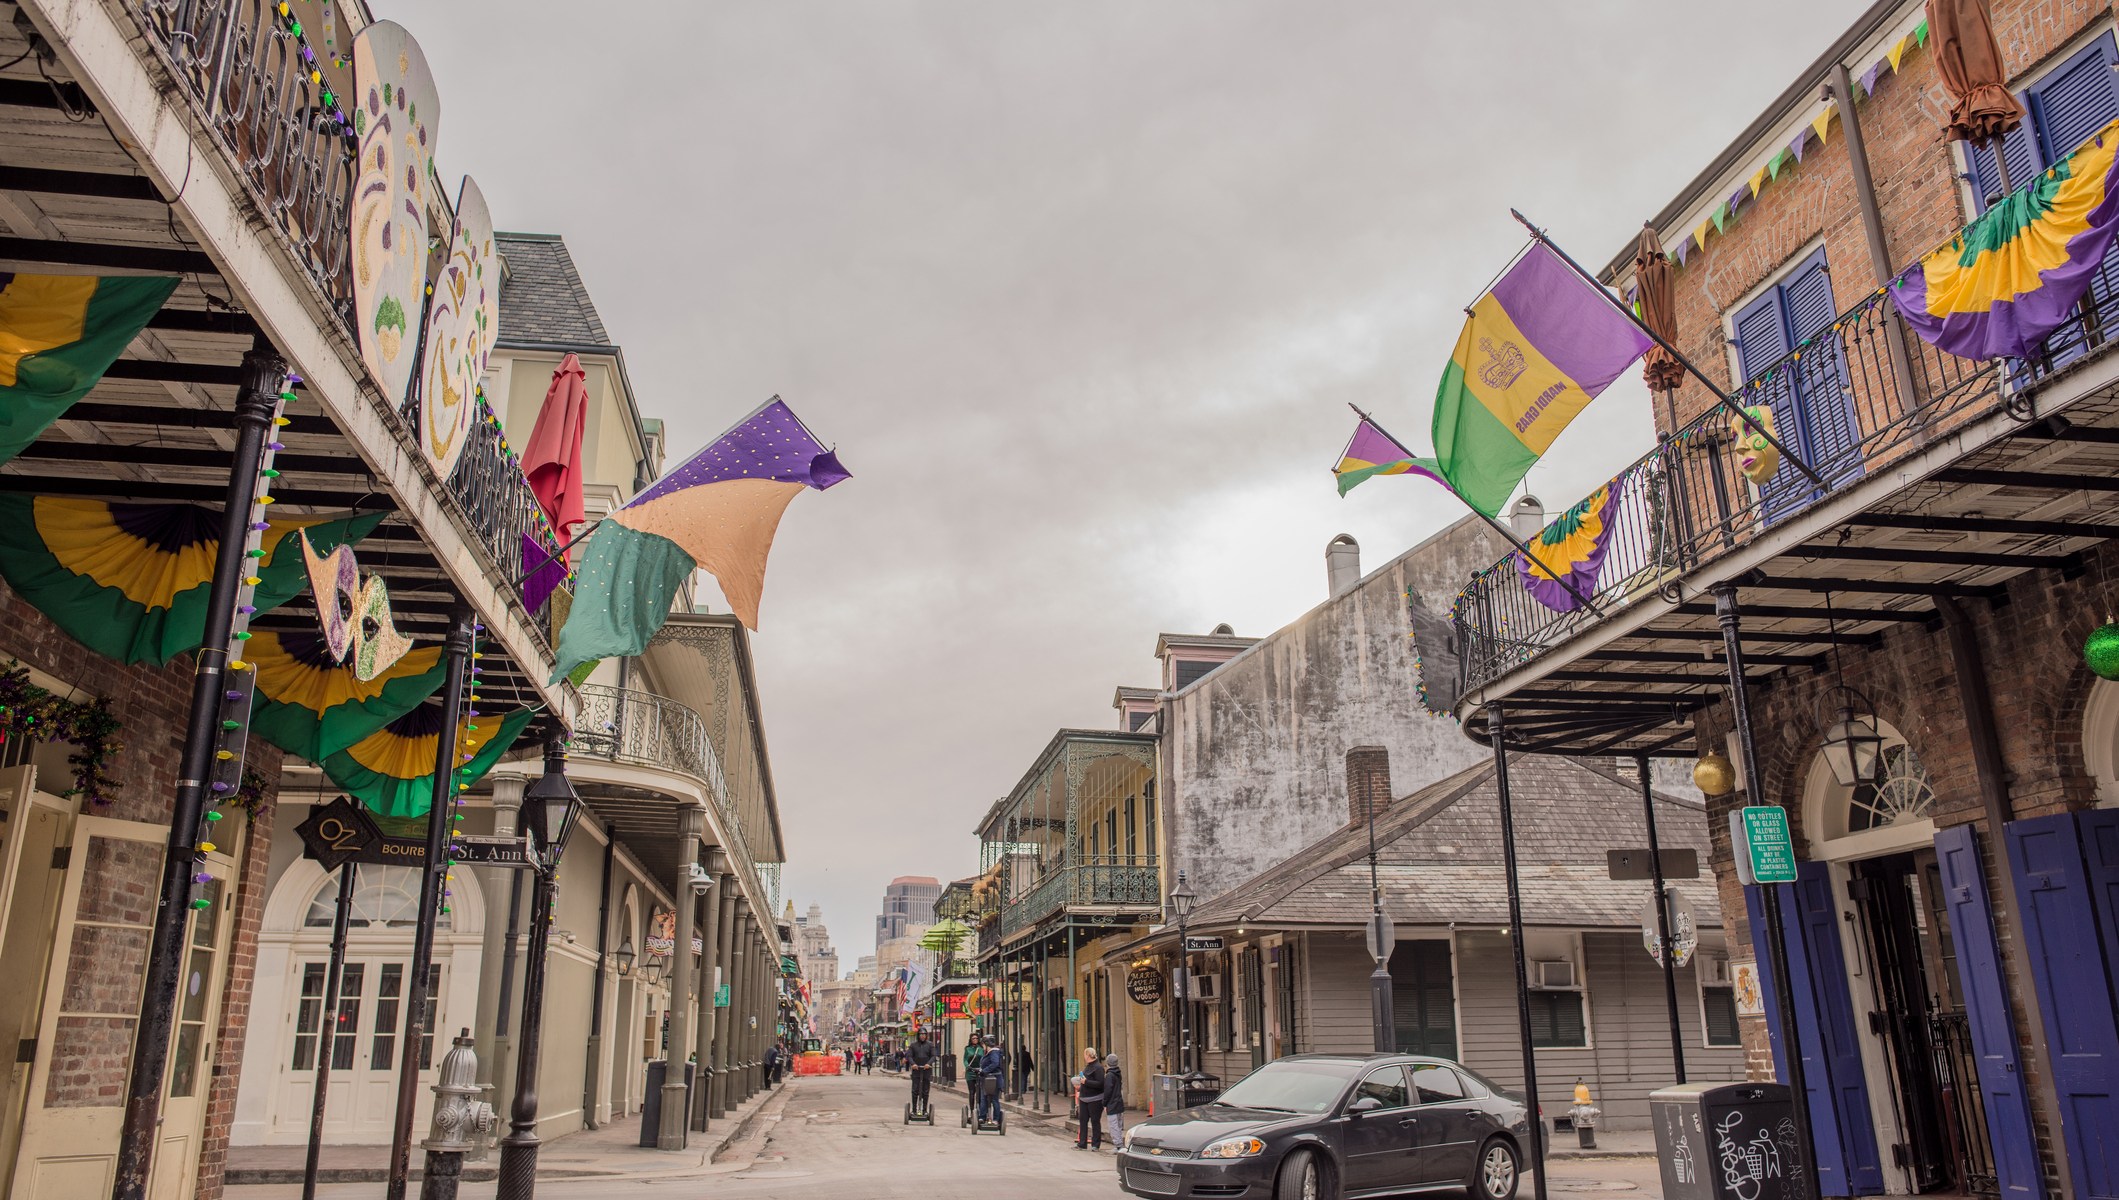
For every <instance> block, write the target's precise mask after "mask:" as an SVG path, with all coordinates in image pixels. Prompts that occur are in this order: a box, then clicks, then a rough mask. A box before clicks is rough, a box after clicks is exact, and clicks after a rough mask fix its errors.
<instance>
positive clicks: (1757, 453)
mask: <svg viewBox="0 0 2119 1200" xmlns="http://www.w3.org/2000/svg"><path fill="white" fill-rule="evenodd" d="M1744 413H1745V414H1746V415H1747V416H1749V417H1750V418H1751V419H1752V420H1753V421H1756V422H1758V424H1759V428H1761V429H1764V430H1766V431H1767V432H1768V433H1771V434H1772V435H1773V436H1774V437H1775V438H1779V437H1780V430H1779V429H1778V428H1776V427H1775V426H1774V424H1773V410H1772V409H1771V408H1768V407H1767V406H1766V405H1763V404H1758V405H1753V406H1752V407H1750V408H1747V409H1745V410H1744ZM1729 432H1730V433H1732V434H1734V435H1735V437H1736V456H1737V457H1736V462H1737V469H1738V470H1740V471H1742V472H1743V473H1744V478H1746V479H1748V480H1750V481H1751V482H1753V483H1756V484H1760V485H1763V484H1764V483H1765V482H1766V481H1767V480H1768V479H1771V478H1773V473H1774V472H1775V471H1778V470H1780V469H1781V452H1780V450H1779V448H1778V447H1776V446H1775V445H1774V444H1773V443H1772V442H1770V441H1768V440H1766V439H1765V438H1764V437H1761V436H1760V435H1759V431H1758V429H1753V428H1752V427H1751V426H1750V424H1748V423H1747V422H1745V420H1744V419H1743V418H1742V417H1736V416H1732V417H1730V418H1729Z"/></svg>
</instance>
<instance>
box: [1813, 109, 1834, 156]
mask: <svg viewBox="0 0 2119 1200" xmlns="http://www.w3.org/2000/svg"><path fill="white" fill-rule="evenodd" d="M1830 128H1832V106H1831V105H1829V104H1827V105H1826V106H1825V111H1823V112H1821V113H1819V114H1817V119H1816V120H1815V121H1812V122H1810V132H1812V133H1814V134H1816V135H1817V144H1818V145H1820V146H1822V145H1824V144H1825V143H1826V142H1828V141H1830V140H1831V138H1830V137H1828V136H1827V135H1826V133H1825V131H1826V130H1828V129H1830Z"/></svg>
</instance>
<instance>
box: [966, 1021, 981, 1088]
mask: <svg viewBox="0 0 2119 1200" xmlns="http://www.w3.org/2000/svg"><path fill="white" fill-rule="evenodd" d="M984 1057H986V1046H985V1042H984V1039H983V1038H981V1037H980V1036H979V1035H978V1034H977V1033H976V1032H974V1033H973V1034H972V1035H971V1041H970V1042H969V1043H968V1044H966V1045H965V1047H964V1090H965V1091H967V1092H969V1093H971V1094H972V1095H974V1096H976V1095H978V1092H979V1060H980V1059H982V1058H984Z"/></svg>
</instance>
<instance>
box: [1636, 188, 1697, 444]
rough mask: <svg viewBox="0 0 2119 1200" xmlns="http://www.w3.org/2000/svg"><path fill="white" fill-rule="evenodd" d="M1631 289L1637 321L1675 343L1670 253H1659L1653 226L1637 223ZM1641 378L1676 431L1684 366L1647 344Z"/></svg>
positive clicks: (1674, 292) (1673, 276)
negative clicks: (1637, 300)
mask: <svg viewBox="0 0 2119 1200" xmlns="http://www.w3.org/2000/svg"><path fill="white" fill-rule="evenodd" d="M1633 286H1634V293H1635V295H1637V296H1638V297H1639V298H1640V302H1641V323H1642V324H1644V325H1646V326H1648V328H1649V329H1651V330H1653V331H1654V332H1655V335H1656V336H1657V337H1659V338H1662V339H1663V340H1664V341H1666V342H1669V343H1670V344H1671V345H1676V344H1677V340H1678V304H1677V280H1676V272H1675V271H1673V270H1672V269H1671V266H1670V256H1669V255H1667V254H1665V253H1663V241H1662V239H1661V238H1659V237H1657V236H1656V231H1655V226H1653V225H1643V226H1641V240H1640V242H1639V244H1637V245H1636V246H1635V247H1634V251H1633ZM1641 378H1642V379H1643V380H1645V381H1646V382H1647V384H1648V388H1649V390H1650V391H1653V392H1659V393H1661V394H1662V397H1663V405H1664V408H1665V410H1666V412H1667V415H1668V417H1669V421H1670V432H1671V433H1672V434H1675V433H1677V431H1678V412H1677V397H1676V396H1675V395H1673V393H1674V392H1675V391H1676V389H1677V386H1678V383H1679V381H1681V380H1683V379H1684V378H1685V368H1684V367H1682V366H1680V365H1679V364H1678V360H1677V356H1676V355H1674V354H1672V353H1671V352H1670V351H1668V350H1665V349H1663V348H1662V347H1661V346H1650V347H1649V348H1648V354H1647V356H1646V357H1645V358H1644V359H1643V360H1642V367H1641Z"/></svg>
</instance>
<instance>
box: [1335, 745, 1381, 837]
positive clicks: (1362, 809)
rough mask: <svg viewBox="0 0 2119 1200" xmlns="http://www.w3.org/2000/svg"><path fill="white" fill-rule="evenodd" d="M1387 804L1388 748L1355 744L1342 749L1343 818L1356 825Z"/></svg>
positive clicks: (1379, 811)
mask: <svg viewBox="0 0 2119 1200" xmlns="http://www.w3.org/2000/svg"><path fill="white" fill-rule="evenodd" d="M1390 806H1391V752H1390V751H1389V750H1386V749H1384V748H1383V747H1382V746H1356V747H1354V748H1353V749H1352V750H1349V751H1347V752H1346V810H1347V820H1348V821H1350V822H1352V823H1353V824H1356V825H1359V824H1362V823H1364V822H1366V821H1367V820H1368V819H1369V814H1370V813H1372V812H1373V813H1377V814H1381V813H1382V812H1383V810H1384V809H1387V808H1389V807H1390Z"/></svg>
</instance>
